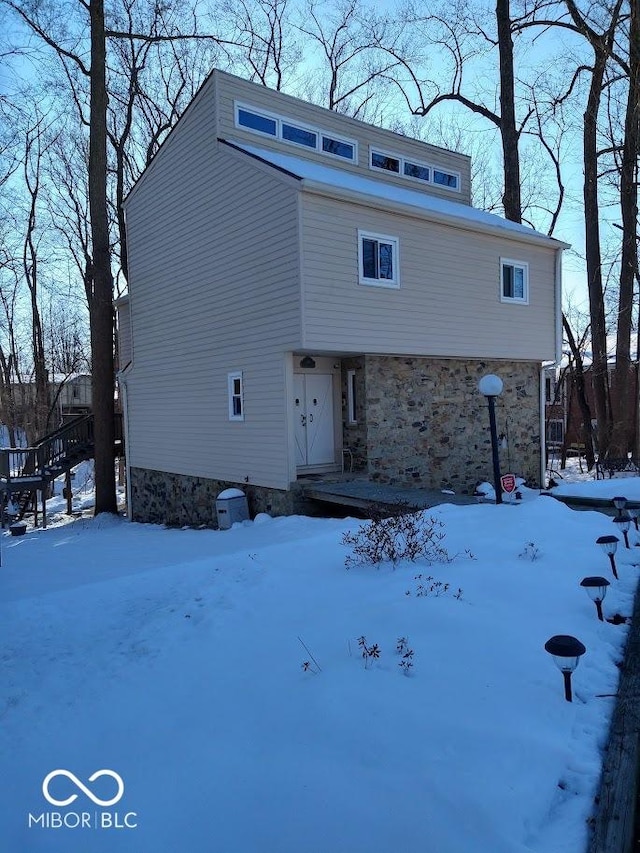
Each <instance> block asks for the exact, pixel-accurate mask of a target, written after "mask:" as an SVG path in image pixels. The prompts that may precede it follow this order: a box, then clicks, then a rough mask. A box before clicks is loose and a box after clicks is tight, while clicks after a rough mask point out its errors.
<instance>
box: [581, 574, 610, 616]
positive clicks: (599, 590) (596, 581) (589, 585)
mask: <svg viewBox="0 0 640 853" xmlns="http://www.w3.org/2000/svg"><path fill="white" fill-rule="evenodd" d="M580 586H581V587H583V588H584V591H585V592H586V593H587V595H588V596H589V598H590V599H591V601H593V602H594V603H595V605H596V610H597V611H598V619H599V620H600V621H601V622H604V617H603V615H602V602H603V601H604V597H605V595H606V594H607V587H608V586H609V581H608V580H607V579H606V578H601V577H592V578H582V580H581V581H580Z"/></svg>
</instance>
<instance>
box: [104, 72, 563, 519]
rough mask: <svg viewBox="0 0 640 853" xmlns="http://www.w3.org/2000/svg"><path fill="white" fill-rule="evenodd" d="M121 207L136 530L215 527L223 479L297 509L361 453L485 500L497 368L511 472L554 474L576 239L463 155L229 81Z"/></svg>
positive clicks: (393, 477) (411, 478)
mask: <svg viewBox="0 0 640 853" xmlns="http://www.w3.org/2000/svg"><path fill="white" fill-rule="evenodd" d="M125 213H126V222H127V235H128V248H129V251H128V256H129V258H128V259H129V296H128V298H125V299H124V300H120V301H119V303H120V304H119V305H118V310H119V314H120V318H119V322H120V327H121V333H120V339H121V341H125V345H124V347H123V346H122V345H121V354H120V364H121V365H122V367H123V368H124V369H123V370H122V371H121V373H120V381H121V386H122V388H123V398H124V405H125V424H126V427H125V428H126V430H127V433H128V435H127V452H128V459H127V464H128V474H129V477H128V487H129V492H130V494H129V508H130V513H131V516H132V517H133V518H134V519H137V520H146V521H167V522H170V523H177V524H184V523H204V524H207V523H212V521H213V520H214V517H215V510H214V500H215V497H216V494H217V493H218V492H219V491H220V490H221V489H223V488H225V487H227V486H229V485H231V484H234V485H238V486H240V487H241V488H243V489H244V490H245V491H246V492H247V493H248V496H249V501H250V507H251V509H252V510H254V511H259V510H265V511H269V512H273V513H282V512H291V511H295V510H296V508H298V507H299V506H300V504H299V494H300V483H301V482H303V481H304V478H305V477H308V476H309V475H310V474H332V473H336V472H340V471H341V470H342V468H343V465H344V462H345V460H346V461H347V470H349V468H350V467H351V461H352V460H353V468H354V471H357V472H366V473H367V474H368V475H369V477H371V478H372V479H373V480H376V481H378V482H384V483H393V484H413V485H419V486H422V487H435V488H440V487H448V488H453V489H456V490H457V491H473V488H474V486H475V484H476V483H477V482H478V481H479V480H482V479H487V478H490V477H491V471H492V468H491V452H490V445H489V435H488V426H487V425H488V418H487V406H486V400H485V399H484V398H483V397H481V395H480V394H479V392H478V390H477V382H478V379H479V378H480V377H481V376H482V375H484V374H486V373H498V374H500V376H501V378H502V379H503V381H504V386H505V390H504V393H503V395H502V396H501V397H500V399H499V400H498V429H499V430H500V432H502V433H504V434H505V435H506V436H507V438H508V443H507V444H508V446H507V449H506V450H504V451H503V456H504V460H503V462H504V464H505V465H507V464H508V463H509V462H510V463H511V467H512V469H515V471H516V472H517V473H520V474H522V475H523V476H525V477H526V478H527V479H528V481H529V482H530V483H531V484H535V483H539V482H541V480H542V465H543V461H542V460H543V453H542V434H543V423H544V405H543V402H542V389H541V384H542V383H541V376H542V374H541V369H542V362H544V361H552V360H555V359H556V358H557V356H558V352H559V340H560V319H561V315H560V268H561V254H562V250H563V248H565V247H566V246H565V244H563V243H560V242H558V241H557V240H553V239H550V238H548V237H546V236H545V235H542V234H539V233H537V232H535V231H533V230H532V229H530V228H527V227H525V226H523V225H519V224H516V223H513V222H508V221H505V220H504V219H502V218H500V217H498V216H494V215H491V214H488V213H485V212H483V211H481V210H477V209H474V208H473V207H471V206H470V161H469V159H468V158H467V157H465V156H463V155H460V154H456V153H453V152H450V151H445V150H443V149H441V148H437V147H434V146H432V145H428V144H425V143H422V142H418V141H416V140H413V139H409V138H407V137H404V136H400V135H398V134H395V133H392V132H390V131H386V130H382V129H380V128H377V127H373V126H371V125H367V124H364V123H362V122H359V121H356V120H354V119H351V118H348V117H346V116H342V115H339V114H337V113H334V112H330V111H328V110H325V109H322V108H320V107H317V106H314V105H312V104H308V103H305V102H303V101H300V100H298V99H296V98H292V97H289V96H287V95H284V94H282V93H279V92H274V91H271V90H269V89H266V88H264V87H262V86H259V85H256V84H253V83H249V82H247V81H244V80H241V79H239V78H237V77H234V76H231V75H229V74H226V73H223V72H220V71H214V72H213V73H212V74H211V75H210V77H209V78H208V79H207V81H206V82H205V83H204V85H203V86H202V88H201V89H200V91H199V92H198V94H197V95H196V97H195V98H194V100H193V102H192V103H191V105H190V106H189V108H188V109H187V110H186V111H185V113H184V115H183V116H182V118H181V119H180V121H179V122H178V124H177V125H176V127H175V128H174V129H173V131H172V132H171V134H170V135H169V137H168V138H167V140H166V141H165V142H164V144H163V145H162V147H161V148H160V150H159V152H158V153H157V154H156V156H155V158H154V159H153V161H152V162H151V164H150V165H149V166H148V167H147V169H146V170H145V172H144V173H143V175H142V176H141V178H140V179H139V180H138V182H137V183H136V185H135V186H134V188H133V189H132V191H131V193H130V194H129V196H128V198H127V200H126V202H125ZM125 327H126V328H125ZM123 329H124V331H123ZM129 335H130V336H131V340H130V341H129ZM127 365H128V366H127Z"/></svg>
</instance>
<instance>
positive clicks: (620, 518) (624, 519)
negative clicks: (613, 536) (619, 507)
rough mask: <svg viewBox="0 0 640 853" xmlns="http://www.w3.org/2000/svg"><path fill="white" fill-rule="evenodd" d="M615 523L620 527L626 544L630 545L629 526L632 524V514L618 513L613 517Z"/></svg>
mask: <svg viewBox="0 0 640 853" xmlns="http://www.w3.org/2000/svg"><path fill="white" fill-rule="evenodd" d="M613 523H614V524H615V526H616V527H617V528H618V530H619V531H620V533H622V535H623V536H624V544H625V545H626V547H627V548H628V547H629V526H630V524H631V516H629V515H627V514H626V513H624V515H622V514H620V515H616V516H615V518H614V519H613Z"/></svg>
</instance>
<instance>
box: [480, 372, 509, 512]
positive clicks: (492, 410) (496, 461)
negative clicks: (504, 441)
mask: <svg viewBox="0 0 640 853" xmlns="http://www.w3.org/2000/svg"><path fill="white" fill-rule="evenodd" d="M503 388H504V385H503V382H502V379H500V377H499V376H496V375H495V374H494V373H488V374H487V375H486V376H483V377H482V379H481V380H480V381H479V382H478V390H479V391H480V393H481V394H483V395H484V396H485V397H486V398H487V404H488V406H489V429H490V431H491V455H492V457H493V483H494V488H495V490H496V503H497V504H501V503H502V485H501V483H500V456H499V455H498V430H497V428H496V397H499V396H500V394H502V389H503Z"/></svg>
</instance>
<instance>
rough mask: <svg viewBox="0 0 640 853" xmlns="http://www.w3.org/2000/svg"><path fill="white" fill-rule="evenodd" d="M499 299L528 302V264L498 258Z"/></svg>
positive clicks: (525, 303)
mask: <svg viewBox="0 0 640 853" xmlns="http://www.w3.org/2000/svg"><path fill="white" fill-rule="evenodd" d="M500 299H501V300H502V302H520V303H521V304H523V305H527V304H528V302H529V264H528V263H526V261H514V260H511V259H510V258H500Z"/></svg>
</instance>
